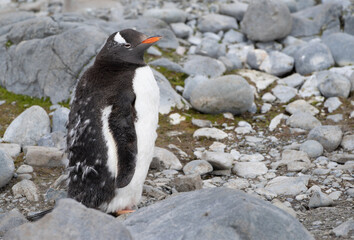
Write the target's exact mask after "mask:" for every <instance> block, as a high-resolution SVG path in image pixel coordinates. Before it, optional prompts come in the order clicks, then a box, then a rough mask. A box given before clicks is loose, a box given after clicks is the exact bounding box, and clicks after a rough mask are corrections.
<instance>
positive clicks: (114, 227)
mask: <svg viewBox="0 0 354 240" xmlns="http://www.w3.org/2000/svg"><path fill="white" fill-rule="evenodd" d="M82 219H85V221H82ZM92 226H95V228H93V227H92ZM63 229H65V231H63ZM97 229H100V231H97ZM117 236H119V239H122V240H128V239H129V240H131V239H133V238H132V237H131V235H130V233H129V231H128V230H127V228H126V227H124V226H123V224H121V223H120V222H119V221H116V220H115V218H113V217H112V216H110V215H108V214H105V213H102V212H101V211H98V210H94V209H90V208H86V207H85V206H84V205H82V204H80V203H78V202H76V201H75V200H72V199H62V200H60V201H59V203H58V206H57V207H55V208H54V210H53V212H51V213H49V214H47V215H46V216H44V217H43V218H42V219H40V220H38V221H37V222H34V223H28V224H23V225H21V226H20V227H18V228H16V229H13V230H11V231H9V232H7V233H6V235H5V239H27V240H34V239H53V238H55V239H97V240H100V239H102V240H103V239H117Z"/></svg>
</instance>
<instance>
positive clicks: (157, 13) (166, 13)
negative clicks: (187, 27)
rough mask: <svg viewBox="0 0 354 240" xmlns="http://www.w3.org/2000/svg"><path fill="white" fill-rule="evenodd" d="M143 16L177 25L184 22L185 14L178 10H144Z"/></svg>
mask: <svg viewBox="0 0 354 240" xmlns="http://www.w3.org/2000/svg"><path fill="white" fill-rule="evenodd" d="M143 16H144V17H150V18H158V19H160V20H163V21H165V22H166V23H178V22H185V21H186V18H187V13H186V12H185V11H183V10H181V9H178V8H161V9H159V8H153V9H149V10H146V11H145V12H144V14H143Z"/></svg>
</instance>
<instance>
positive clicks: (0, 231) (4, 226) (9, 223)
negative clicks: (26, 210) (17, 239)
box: [0, 208, 28, 237]
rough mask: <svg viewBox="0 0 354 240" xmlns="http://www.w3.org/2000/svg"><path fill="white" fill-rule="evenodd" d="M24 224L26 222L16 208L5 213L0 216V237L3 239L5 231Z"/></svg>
mask: <svg viewBox="0 0 354 240" xmlns="http://www.w3.org/2000/svg"><path fill="white" fill-rule="evenodd" d="M26 222H28V221H27V220H26V218H25V217H24V216H23V215H22V214H21V213H20V211H18V209H16V208H15V209H12V210H11V211H9V212H7V213H2V214H0V237H3V235H4V234H5V233H6V232H7V231H9V230H11V229H13V228H15V227H18V226H20V225H22V224H24V223H26Z"/></svg>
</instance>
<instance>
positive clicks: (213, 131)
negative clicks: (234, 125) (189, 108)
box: [193, 128, 227, 140]
mask: <svg viewBox="0 0 354 240" xmlns="http://www.w3.org/2000/svg"><path fill="white" fill-rule="evenodd" d="M193 137H194V138H202V137H206V138H212V139H215V140H222V139H224V138H227V133H225V132H224V131H222V130H220V129H217V128H200V129H198V130H196V131H195V132H194V133H193Z"/></svg>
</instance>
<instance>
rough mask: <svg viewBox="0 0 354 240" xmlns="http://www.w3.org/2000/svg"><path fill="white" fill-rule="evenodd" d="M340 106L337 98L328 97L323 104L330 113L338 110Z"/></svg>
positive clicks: (340, 103)
mask: <svg viewBox="0 0 354 240" xmlns="http://www.w3.org/2000/svg"><path fill="white" fill-rule="evenodd" d="M340 105H342V102H341V101H340V100H339V98H338V97H330V98H327V100H326V101H325V103H324V107H325V108H327V110H328V112H329V113H331V112H333V111H335V110H336V109H338V108H339V107H340Z"/></svg>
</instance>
